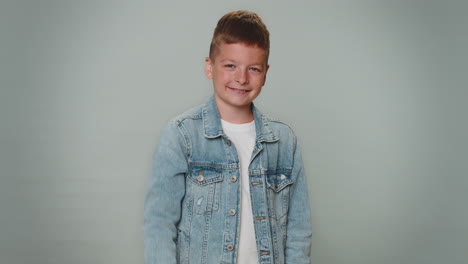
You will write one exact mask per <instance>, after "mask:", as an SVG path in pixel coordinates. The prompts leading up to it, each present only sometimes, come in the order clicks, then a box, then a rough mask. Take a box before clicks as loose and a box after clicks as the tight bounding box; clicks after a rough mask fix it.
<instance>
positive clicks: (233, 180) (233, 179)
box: [229, 175, 237, 182]
mask: <svg viewBox="0 0 468 264" xmlns="http://www.w3.org/2000/svg"><path fill="white" fill-rule="evenodd" d="M229 179H230V180H231V182H236V181H237V176H236V175H231V177H229Z"/></svg>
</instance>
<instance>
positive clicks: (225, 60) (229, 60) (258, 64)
mask: <svg viewBox="0 0 468 264" xmlns="http://www.w3.org/2000/svg"><path fill="white" fill-rule="evenodd" d="M219 62H221V63H226V62H232V63H237V61H236V60H232V59H224V60H220V61H219ZM249 66H261V67H263V66H264V64H263V63H258V62H256V63H252V64H249Z"/></svg>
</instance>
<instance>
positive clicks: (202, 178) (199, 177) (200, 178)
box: [197, 174, 205, 182]
mask: <svg viewBox="0 0 468 264" xmlns="http://www.w3.org/2000/svg"><path fill="white" fill-rule="evenodd" d="M204 179H205V177H203V175H202V174H200V175H198V177H197V181H199V182H202V181H203V180H204Z"/></svg>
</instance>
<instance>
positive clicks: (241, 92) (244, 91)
mask: <svg viewBox="0 0 468 264" xmlns="http://www.w3.org/2000/svg"><path fill="white" fill-rule="evenodd" d="M228 88H229V90H231V91H233V92H235V93H237V94H246V93H248V92H250V90H245V89H236V88H232V87H228Z"/></svg>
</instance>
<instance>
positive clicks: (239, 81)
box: [205, 43, 269, 110]
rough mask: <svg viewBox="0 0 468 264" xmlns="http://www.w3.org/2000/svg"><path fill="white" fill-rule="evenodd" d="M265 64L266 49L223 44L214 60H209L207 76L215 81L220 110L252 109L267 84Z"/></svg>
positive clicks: (206, 68)
mask: <svg viewBox="0 0 468 264" xmlns="http://www.w3.org/2000/svg"><path fill="white" fill-rule="evenodd" d="M266 60H267V54H266V51H265V50H264V49H262V48H259V47H257V46H247V45H245V44H243V43H233V44H226V43H223V44H221V46H220V47H219V51H218V54H217V55H216V56H215V57H214V58H213V60H212V59H210V58H209V57H207V58H206V60H205V61H206V64H205V74H206V76H207V77H208V78H209V79H213V86H214V94H215V99H216V103H217V105H218V108H224V109H225V110H227V109H233V110H234V109H238V110H245V109H247V108H249V109H250V105H251V103H252V101H253V100H254V99H255V98H256V97H257V96H258V95H259V94H260V91H261V90H262V87H263V85H264V84H265V80H266V73H267V71H268V68H269V65H267V62H266ZM224 109H223V110H224Z"/></svg>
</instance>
